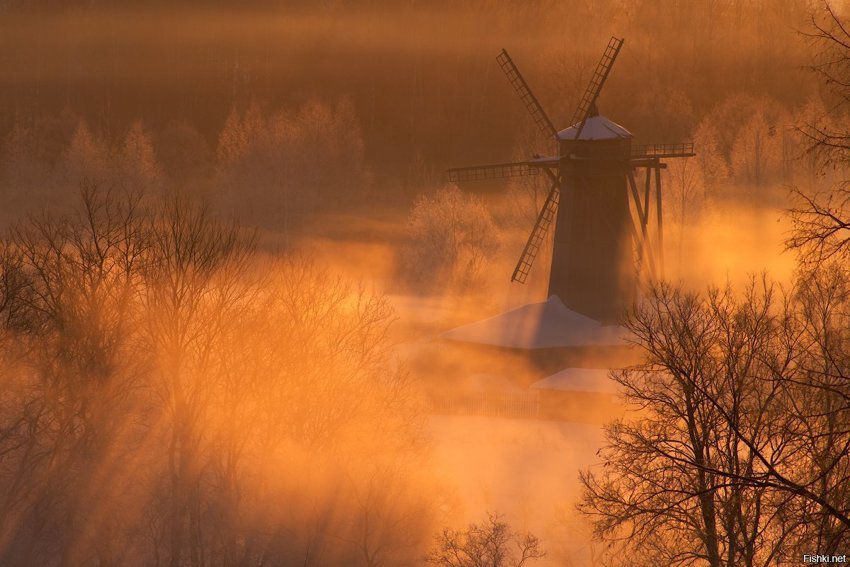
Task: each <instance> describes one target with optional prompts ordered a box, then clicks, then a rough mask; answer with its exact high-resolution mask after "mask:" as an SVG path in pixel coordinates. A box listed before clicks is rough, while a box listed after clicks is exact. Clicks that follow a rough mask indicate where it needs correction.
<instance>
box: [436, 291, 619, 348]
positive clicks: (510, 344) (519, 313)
mask: <svg viewBox="0 0 850 567" xmlns="http://www.w3.org/2000/svg"><path fill="white" fill-rule="evenodd" d="M625 336H626V330H625V329H623V328H622V327H618V326H604V325H602V324H601V323H599V322H598V321H595V320H593V319H591V318H590V317H586V316H584V315H581V314H580V313H576V312H575V311H573V310H571V309H567V307H566V306H565V305H564V304H563V303H562V302H561V300H560V298H559V297H558V296H556V295H553V296H551V297H550V298H549V300H548V301H544V302H542V303H529V304H527V305H523V306H522V307H518V308H516V309H512V310H510V311H506V312H504V313H502V314H500V315H496V316H495V317H490V318H489V319H484V320H483V321H477V322H475V323H470V324H469V325H463V326H462V327H457V328H455V329H451V330H450V331H446V332H445V333H443V334H442V335H440V338H442V339H448V340H451V341H459V342H467V343H476V344H483V345H492V346H499V347H505V348H520V349H537V348H558V347H577V346H620V345H625V344H626V341H625V339H624V337H625Z"/></svg>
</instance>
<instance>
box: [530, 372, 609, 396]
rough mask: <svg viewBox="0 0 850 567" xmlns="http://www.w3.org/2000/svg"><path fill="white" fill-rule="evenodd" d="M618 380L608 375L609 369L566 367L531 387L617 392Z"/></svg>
mask: <svg viewBox="0 0 850 567" xmlns="http://www.w3.org/2000/svg"><path fill="white" fill-rule="evenodd" d="M617 386H618V384H617V382H615V381H614V380H612V379H611V377H610V376H609V375H608V370H603V369H599V368H565V369H563V370H561V371H560V372H556V373H555V374H552V375H551V376H547V377H546V378H543V379H542V380H538V381H537V382H535V383H534V384H532V385H531V386H530V387H531V388H533V389H535V390H559V391H564V392H596V393H599V394H616V393H617V392H618V389H617Z"/></svg>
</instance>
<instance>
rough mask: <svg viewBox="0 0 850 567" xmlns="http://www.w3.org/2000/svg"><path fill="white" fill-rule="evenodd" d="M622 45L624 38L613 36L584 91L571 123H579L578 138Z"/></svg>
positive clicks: (576, 136)
mask: <svg viewBox="0 0 850 567" xmlns="http://www.w3.org/2000/svg"><path fill="white" fill-rule="evenodd" d="M622 47H623V40H622V39H618V38H616V37H612V38H611V40H610V41H609V42H608V47H606V48H605V52H604V53H603V54H602V59H600V60H599V64H598V65H597V66H596V70H595V71H594V72H593V77H591V78H590V84H589V85H587V89H586V90H585V91H584V95H583V96H582V97H581V101H580V102H579V103H578V107H577V108H576V111H575V113H574V114H573V120H572V122H571V123H570V124H571V125H575V124H578V125H579V126H578V128H576V135H575V139H576V140H578V137H579V136H581V131H582V130H583V129H584V123H585V122H587V119H588V117H589V116H590V112H591V110H592V109H593V106H594V105H595V104H596V99H597V98H598V97H599V93H600V92H601V91H602V87H603V86H604V85H605V80H606V79H607V78H608V74H609V73H610V72H611V67H612V66H613V65H614V60H615V59H617V55H619V53H620V48H622Z"/></svg>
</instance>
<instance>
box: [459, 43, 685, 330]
mask: <svg viewBox="0 0 850 567" xmlns="http://www.w3.org/2000/svg"><path fill="white" fill-rule="evenodd" d="M622 46H623V40H622V39H618V38H615V37H612V38H611V41H610V42H609V43H608V47H607V48H606V49H605V52H604V53H603V55H602V58H601V60H600V61H599V64H598V65H597V67H596V70H595V71H594V73H593V77H592V78H591V80H590V84H589V85H588V87H587V90H586V91H585V92H584V95H583V96H582V98H581V102H579V105H578V108H576V110H575V113H574V114H573V118H572V122H571V124H572V125H571V126H570V127H569V128H566V129H564V130H561V131H558V130H556V129H555V126H554V125H553V124H552V121H551V120H550V119H549V117H548V115H547V114H546V112H544V110H543V108H542V107H541V105H540V103H539V102H538V100H537V98H536V97H535V96H534V94H533V93H532V92H531V89H530V88H529V86H528V84H527V83H526V82H525V80H524V79H523V78H522V75H521V74H520V72H519V69H517V67H516V65H514V63H513V61H512V60H511V58H510V56H509V55H508V53H507V51H505V50H502V52H501V53H500V54H499V56H498V57H497V60H498V62H499V65H500V66H501V67H502V70H503V71H504V72H505V74H506V75H507V77H508V80H509V81H510V83H511V85H513V87H514V89H516V91H517V93H518V94H519V96H520V98H521V99H522V101H523V103H525V106H526V108H528V110H529V112H530V113H531V116H532V118H533V119H534V121H535V122H536V123H537V125H538V127H539V128H540V129H541V130H542V131H543V132H544V133H546V134H548V135H551V136H552V138H553V139H555V140H556V141H557V142H558V150H559V151H558V155H557V156H552V157H535V158H533V159H530V160H528V161H522V162H513V163H499V164H493V165H479V166H472V167H462V168H456V169H450V170H448V171H447V172H446V173H447V178H448V180H449V181H453V182H466V181H476V180H483V179H502V178H507V177H516V176H525V175H540V174H544V175H547V176H548V177H549V179H550V180H551V181H552V187H551V189H550V191H549V194H548V196H547V198H546V201H545V202H544V204H543V207H542V209H541V210H540V213H539V215H538V217H537V222H536V223H535V225H534V228H533V229H532V231H531V234H530V235H529V237H528V241H527V242H526V244H525V249H524V250H523V252H522V255H521V256H520V258H519V261H518V262H517V265H516V268H515V269H514V272H513V276H512V278H511V279H512V281H515V282H520V283H524V282H525V281H526V278H527V277H528V274H529V271H530V270H531V267H532V265H533V264H534V260H535V258H536V257H537V254H538V252H539V251H540V247H541V245H542V244H543V240H544V237H545V235H546V233H547V231H548V230H549V227H550V226H551V225H552V224H553V223H554V224H555V234H554V246H553V251H552V267H551V271H550V275H549V295H550V296H552V295H556V296H558V297H559V298H560V299H561V301H562V302H563V303H564V305H566V306H567V307H568V308H570V309H572V310H574V311H577V312H579V313H582V314H584V315H588V316H590V317H592V318H594V319H596V320H598V321H601V322H603V323H613V322H616V321H617V320H618V319H619V317H620V316H621V315H622V313H623V312H624V310H625V309H626V308H627V307H628V305H629V304H630V303H631V301H632V299H633V298H634V295H635V293H636V290H637V285H638V283H639V282H640V281H641V280H642V279H643V280H647V279H652V278H656V277H659V276H660V275H661V273H662V271H663V257H662V252H661V250H662V229H663V227H662V215H661V169H664V168H665V167H666V165H665V164H664V163H662V160H663V159H668V158H683V157H690V156H693V155H694V151H693V144H691V143H684V144H648V145H642V146H636V145H633V144H632V134H631V133H630V132H629V131H628V130H626V129H625V128H623V127H622V126H620V125H618V124H616V123H614V122H612V121H611V120H609V119H607V118H605V117H604V116H601V115H600V114H599V113H598V111H597V109H596V100H597V98H598V97H599V94H600V93H601V92H602V87H603V86H604V85H605V81H606V79H607V78H608V75H609V73H610V72H611V67H612V66H613V64H614V61H615V60H616V58H617V55H618V54H619V53H620V49H621V48H622ZM641 170H644V171H643V172H641ZM640 174H643V178H642V179H641V183H640V184H639V183H638V179H640ZM653 193H654V197H655V202H654V203H653V202H652V200H651V196H652V194H653ZM653 208H655V213H654V215H655V219H654V220H655V227H654V228H651V227H650V224H651V223H650V216H651V214H652V212H651V209H653Z"/></svg>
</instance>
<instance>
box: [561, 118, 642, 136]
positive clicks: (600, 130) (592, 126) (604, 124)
mask: <svg viewBox="0 0 850 567" xmlns="http://www.w3.org/2000/svg"><path fill="white" fill-rule="evenodd" d="M576 130H578V124H573V125H572V126H570V127H569V128H565V129H564V130H561V131H560V132H558V139H559V140H574V139H575V137H576ZM633 137H634V136H632V133H631V132H629V131H628V130H626V129H625V128H623V127H622V126H620V125H619V124H617V123H616V122H613V121H611V120H608V119H607V118H605V117H604V116H601V115H597V116H591V117H590V118H588V119H587V121H586V122H585V123H584V128H582V129H581V136H579V140H614V139H616V138H633Z"/></svg>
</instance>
